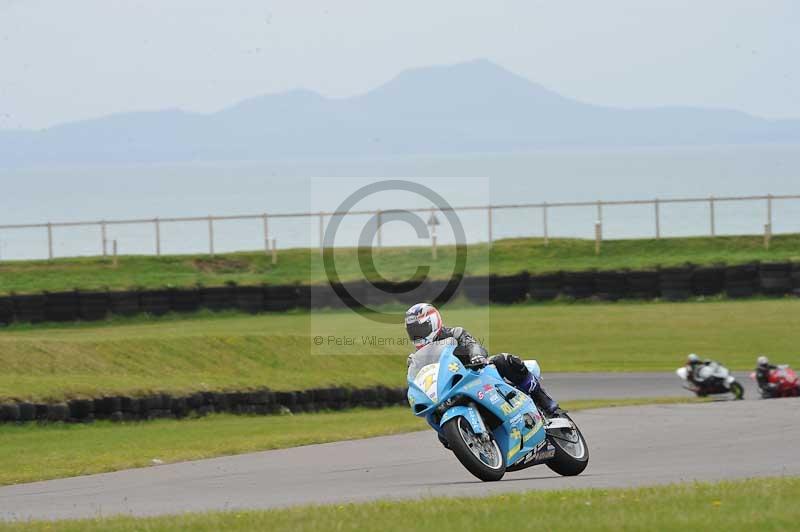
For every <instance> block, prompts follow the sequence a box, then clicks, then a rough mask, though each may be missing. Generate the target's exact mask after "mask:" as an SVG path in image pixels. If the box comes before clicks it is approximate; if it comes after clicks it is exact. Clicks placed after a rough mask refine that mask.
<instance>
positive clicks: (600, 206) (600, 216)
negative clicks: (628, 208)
mask: <svg viewBox="0 0 800 532" xmlns="http://www.w3.org/2000/svg"><path fill="white" fill-rule="evenodd" d="M597 221H598V222H599V223H601V224H602V223H603V202H602V201H600V200H598V201H597Z"/></svg>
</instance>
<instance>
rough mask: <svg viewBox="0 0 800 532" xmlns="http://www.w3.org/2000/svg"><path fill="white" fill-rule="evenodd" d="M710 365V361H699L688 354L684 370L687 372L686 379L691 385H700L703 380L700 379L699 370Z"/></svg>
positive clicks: (698, 358) (695, 356)
mask: <svg viewBox="0 0 800 532" xmlns="http://www.w3.org/2000/svg"><path fill="white" fill-rule="evenodd" d="M709 364H711V360H700V357H699V356H697V355H696V354H694V353H690V354H689V356H687V357H686V369H688V370H689V374H688V379H689V381H691V382H692V383H693V384H696V385H698V386H699V385H700V384H702V382H703V381H704V380H705V379H701V378H700V369H701V368H702V367H703V366H708V365H709Z"/></svg>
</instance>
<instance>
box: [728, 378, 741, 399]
mask: <svg viewBox="0 0 800 532" xmlns="http://www.w3.org/2000/svg"><path fill="white" fill-rule="evenodd" d="M731 393H732V394H733V398H734V399H736V400H737V401H740V400H742V399H744V388H743V387H742V385H741V384H739V383H738V382H735V381H734V382H732V383H731Z"/></svg>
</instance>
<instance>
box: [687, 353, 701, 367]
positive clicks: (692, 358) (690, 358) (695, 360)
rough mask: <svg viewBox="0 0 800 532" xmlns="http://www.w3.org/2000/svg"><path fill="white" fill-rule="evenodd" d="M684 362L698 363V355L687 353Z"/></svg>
mask: <svg viewBox="0 0 800 532" xmlns="http://www.w3.org/2000/svg"><path fill="white" fill-rule="evenodd" d="M686 363H687V364H690V365H692V366H693V365H695V364H698V363H700V357H699V356H697V355H695V354H694V353H689V356H688V357H686Z"/></svg>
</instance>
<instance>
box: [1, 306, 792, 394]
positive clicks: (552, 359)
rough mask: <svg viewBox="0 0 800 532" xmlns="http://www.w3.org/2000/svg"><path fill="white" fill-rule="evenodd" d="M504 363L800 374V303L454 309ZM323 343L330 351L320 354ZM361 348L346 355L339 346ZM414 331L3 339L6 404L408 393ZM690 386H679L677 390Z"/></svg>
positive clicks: (166, 324)
mask: <svg viewBox="0 0 800 532" xmlns="http://www.w3.org/2000/svg"><path fill="white" fill-rule="evenodd" d="M443 315H444V319H445V323H446V324H447V325H450V326H455V325H460V326H463V327H466V328H467V329H468V330H469V331H470V332H472V333H473V334H474V335H476V336H477V337H478V338H480V339H481V340H482V341H483V342H484V343H485V344H486V345H487V347H488V348H489V351H490V352H492V353H498V352H504V351H505V352H510V353H517V354H519V355H520V356H522V357H524V358H535V359H538V360H539V362H540V365H541V367H542V371H543V372H544V374H545V376H546V375H547V374H548V373H549V372H554V371H584V372H586V371H673V370H674V369H675V368H677V367H678V366H679V365H681V364H682V363H683V362H684V360H685V357H686V354H687V353H690V352H696V353H698V354H699V355H700V356H704V357H711V358H715V359H717V360H720V361H722V362H723V363H725V364H726V365H728V366H729V367H730V368H731V369H736V370H742V369H750V368H753V367H754V365H755V359H756V357H757V355H758V354H760V353H765V354H767V355H769V356H770V358H771V359H772V360H774V361H775V362H777V363H786V364H792V365H794V366H796V367H798V366H800V349H798V345H800V300H798V299H779V300H745V301H717V302H704V303H658V304H646V303H613V304H607V303H604V304H600V303H598V304H576V305H555V304H554V305H515V306H487V307H464V308H453V309H448V310H446V311H445V312H444V314H443ZM317 336H319V337H320V338H322V339H323V344H322V345H319V346H316V345H314V343H313V342H314V338H315V337H317ZM329 337H333V338H334V339H349V340H352V343H347V344H344V345H336V344H335V343H329V342H328V338H329ZM404 338H405V332H404V329H403V326H402V324H401V323H398V324H396V325H395V324H379V323H375V322H372V321H369V320H366V319H364V318H362V317H360V316H358V315H356V314H354V313H352V312H348V311H341V312H320V313H313V314H265V315H258V316H246V315H241V314H227V315H223V316H214V315H204V316H202V317H190V318H186V319H177V318H175V319H166V320H158V319H157V320H133V321H131V322H118V323H110V324H104V323H98V324H84V325H63V326H59V327H55V326H53V327H47V328H43V329H37V328H18V329H12V330H7V331H3V332H0V368H2V371H1V372H0V400H3V399H8V398H19V399H34V400H61V399H64V398H70V397H80V396H90V397H97V396H100V395H103V394H125V395H130V394H145V393H150V392H162V391H163V392H170V393H175V394H182V393H189V392H192V391H196V390H224V389H227V390H240V389H245V388H257V387H263V386H268V387H270V388H272V389H274V390H300V389H307V388H314V387H324V386H337V385H343V386H351V387H367V386H374V385H386V386H392V387H399V386H404V385H405V372H406V357H407V355H408V353H409V351H410V350H411V348H410V346H408V344H407V341H406V343H405V344H403V343H397V344H386V345H376V344H375V343H374V341H373V340H374V339H389V340H403V339H404ZM675 386H676V389H678V387H679V383H678V382H677V377H676V383H675Z"/></svg>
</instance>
